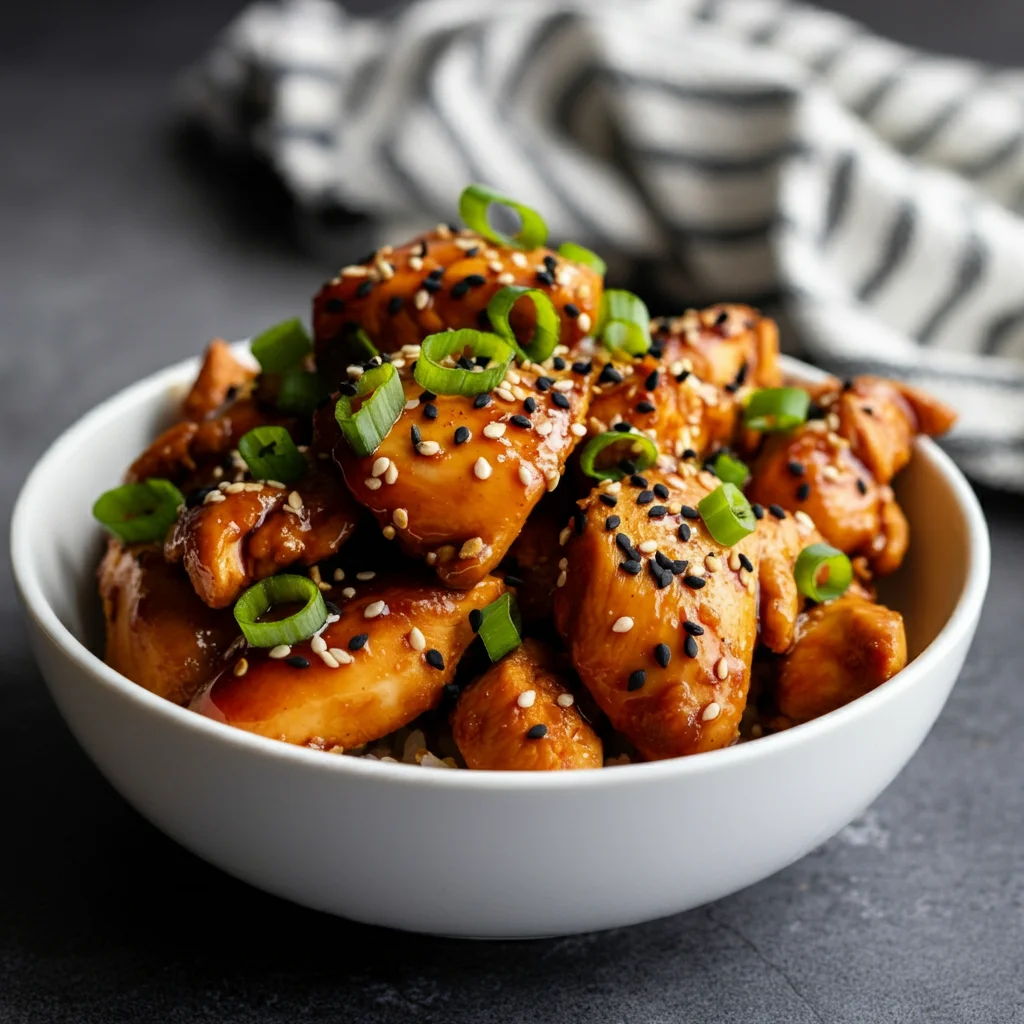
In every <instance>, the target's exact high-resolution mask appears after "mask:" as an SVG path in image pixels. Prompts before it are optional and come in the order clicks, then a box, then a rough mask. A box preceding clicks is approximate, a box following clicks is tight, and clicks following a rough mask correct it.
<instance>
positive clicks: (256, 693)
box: [192, 576, 505, 748]
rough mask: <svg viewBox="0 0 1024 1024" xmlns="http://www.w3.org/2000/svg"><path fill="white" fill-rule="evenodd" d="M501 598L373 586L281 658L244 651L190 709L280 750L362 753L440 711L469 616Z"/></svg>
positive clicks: (481, 588)
mask: <svg viewBox="0 0 1024 1024" xmlns="http://www.w3.org/2000/svg"><path fill="white" fill-rule="evenodd" d="M504 590H505V587H504V584H503V583H502V582H501V581H500V580H498V579H496V578H495V577H493V576H488V577H487V578H486V579H484V580H481V582H480V583H478V584H477V585H476V586H475V587H473V588H472V589H471V590H448V589H446V588H445V587H442V586H439V585H437V584H431V583H428V582H421V581H412V582H401V583H399V582H397V581H395V580H392V581H391V582H390V583H388V582H386V581H382V582H381V583H377V582H376V581H375V583H374V584H372V585H370V586H367V587H365V588H362V587H361V588H359V593H357V595H356V596H355V597H353V598H352V599H351V600H349V601H347V602H346V603H345V604H344V605H342V606H341V608H340V610H339V613H338V617H337V619H335V620H334V621H329V624H328V625H327V627H326V628H325V629H324V630H323V631H322V633H321V634H320V637H319V638H316V637H314V638H313V639H312V640H307V641H304V642H303V643H301V644H294V645H292V647H291V649H290V651H289V653H288V655H287V656H286V657H283V658H281V657H271V652H269V651H267V650H260V649H257V648H250V649H249V650H248V651H247V652H246V654H245V655H244V657H242V658H239V659H238V660H236V661H235V663H234V665H233V667H232V668H230V669H227V670H225V671H224V672H223V673H222V674H221V675H220V677H219V678H217V679H216V680H215V681H214V682H213V683H212V685H210V686H208V687H206V688H205V689H204V690H203V691H202V692H201V693H200V694H199V695H198V696H197V698H196V699H195V701H193V704H192V707H193V709H194V710H196V711H198V712H200V713H201V714H203V715H206V716H208V717H210V718H215V719H217V721H220V722H226V723H227V724H228V725H233V726H235V727H236V728H239V729H245V730H246V731H248V732H254V733H258V734H259V735H261V736H269V737H271V738H272V739H279V740H284V741H285V742H286V743H297V744H310V745H313V746H317V747H321V748H323V747H326V748H331V747H337V746H340V747H345V748H351V747H358V746H361V745H362V744H364V743H368V742H370V741H371V740H375V739H379V738H380V737H381V736H385V735H387V734H388V733H390V732H393V731H394V730H395V729H399V728H401V727H402V726H403V725H405V724H406V723H408V722H411V721H412V720H413V719H414V718H416V717H417V716H419V715H421V714H423V712H425V711H427V710H429V709H430V708H433V707H435V706H436V705H437V704H439V703H440V701H441V697H442V695H443V693H444V688H445V686H446V685H447V684H448V683H450V682H451V681H452V678H453V677H454V675H455V670H456V667H457V666H458V663H459V659H460V658H461V657H462V655H463V652H464V651H465V650H466V648H467V647H468V646H469V645H470V643H472V641H473V638H474V635H475V634H474V633H473V629H472V627H471V626H470V624H469V613H470V612H471V611H472V610H473V609H474V608H477V609H479V608H483V607H485V606H486V605H488V604H490V603H491V602H492V601H494V600H496V599H497V598H498V597H500V596H501V594H502V593H503V592H504ZM273 653H274V654H275V655H276V654H279V653H280V652H279V651H276V650H275V651H274V652H273Z"/></svg>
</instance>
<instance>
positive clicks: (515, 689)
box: [452, 640, 603, 772]
mask: <svg viewBox="0 0 1024 1024" xmlns="http://www.w3.org/2000/svg"><path fill="white" fill-rule="evenodd" d="M567 674H568V673H567V671H566V666H564V665H562V664H560V659H559V658H558V657H556V656H555V654H554V652H553V651H552V650H551V649H550V648H548V647H546V646H545V645H544V644H541V643H539V642H538V641H536V640H525V641H524V642H523V643H522V644H521V645H520V646H519V647H517V648H516V649H515V650H514V651H511V652H510V653H509V654H506V655H505V657H504V658H502V659H501V661H499V662H497V663H496V664H494V665H492V666H491V667H490V668H489V669H488V670H487V671H486V672H485V673H484V674H483V675H482V676H481V677H480V678H479V679H477V680H476V682H474V683H472V684H471V685H470V686H468V687H467V688H466V689H465V690H463V692H462V695H461V696H460V697H459V702H458V704H457V705H456V707H455V710H454V711H453V712H452V734H453V735H454V737H455V743H456V745H457V746H458V748H459V753H460V754H462V757H463V760H465V762H466V766H467V767H469V768H487V769H495V770H498V771H542V772H550V771H563V770H568V769H572V768H600V767H601V766H602V764H603V753H602V747H601V740H600V739H599V738H598V735H597V733H595V732H594V730H593V729H592V728H591V727H590V725H589V724H588V723H587V721H586V720H585V719H584V718H583V716H582V715H581V714H580V712H579V709H578V707H577V706H576V702H575V698H574V697H573V695H572V691H571V690H570V689H569V687H568V685H567V684H566V682H565V678H566V676H567Z"/></svg>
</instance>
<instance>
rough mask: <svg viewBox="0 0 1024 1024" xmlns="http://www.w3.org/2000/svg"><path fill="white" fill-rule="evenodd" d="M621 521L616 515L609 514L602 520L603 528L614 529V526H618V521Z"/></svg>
mask: <svg viewBox="0 0 1024 1024" xmlns="http://www.w3.org/2000/svg"><path fill="white" fill-rule="evenodd" d="M621 522H622V520H621V519H620V518H619V517H618V516H609V517H608V518H607V519H606V520H605V521H604V528H605V529H606V530H614V529H616V527H618V525H619V523H621Z"/></svg>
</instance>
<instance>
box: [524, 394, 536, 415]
mask: <svg viewBox="0 0 1024 1024" xmlns="http://www.w3.org/2000/svg"><path fill="white" fill-rule="evenodd" d="M523 408H524V409H525V410H526V411H527V412H536V411H537V399H536V398H534V397H533V395H530V396H529V397H528V398H527V399H526V401H525V402H523Z"/></svg>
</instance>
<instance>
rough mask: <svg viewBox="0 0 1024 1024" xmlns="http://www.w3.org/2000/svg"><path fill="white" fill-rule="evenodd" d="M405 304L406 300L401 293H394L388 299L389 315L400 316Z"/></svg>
mask: <svg viewBox="0 0 1024 1024" xmlns="http://www.w3.org/2000/svg"><path fill="white" fill-rule="evenodd" d="M404 304H405V300H404V299H403V298H402V296H401V295H392V296H391V298H390V299H388V315H389V316H398V314H399V313H401V312H402V306H403V305H404Z"/></svg>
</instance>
